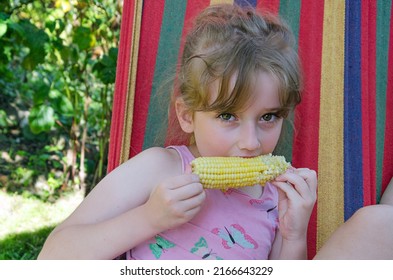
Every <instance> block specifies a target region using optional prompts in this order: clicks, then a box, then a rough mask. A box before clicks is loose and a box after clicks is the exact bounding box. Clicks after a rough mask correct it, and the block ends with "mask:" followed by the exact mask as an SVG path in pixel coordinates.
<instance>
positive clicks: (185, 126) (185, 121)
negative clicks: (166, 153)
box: [175, 97, 194, 133]
mask: <svg viewBox="0 0 393 280" xmlns="http://www.w3.org/2000/svg"><path fill="white" fill-rule="evenodd" d="M175 109H176V116H177V119H178V120H179V124H180V127H181V128H182V130H183V131H184V132H186V133H193V132H194V121H193V118H192V112H191V110H190V109H189V108H188V107H187V105H186V104H185V103H184V101H183V98H182V97H178V98H176V101H175Z"/></svg>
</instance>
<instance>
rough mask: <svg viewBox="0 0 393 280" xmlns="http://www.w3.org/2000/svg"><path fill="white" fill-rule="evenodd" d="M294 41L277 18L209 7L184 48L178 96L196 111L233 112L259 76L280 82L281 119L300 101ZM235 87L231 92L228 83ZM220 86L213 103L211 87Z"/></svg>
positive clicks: (242, 9) (228, 7)
mask: <svg viewBox="0 0 393 280" xmlns="http://www.w3.org/2000/svg"><path fill="white" fill-rule="evenodd" d="M294 45H295V39H294V36H293V34H292V32H291V31H290V29H289V28H288V26H287V25H286V24H284V23H283V22H282V21H281V20H280V19H279V18H278V17H273V16H271V15H261V14H258V13H257V11H256V10H255V9H253V8H252V7H240V6H237V5H228V4H223V5H213V6H210V7H208V8H206V9H205V10H204V11H203V12H202V13H201V14H200V15H199V16H198V17H197V18H196V22H195V26H194V27H193V29H192V30H190V32H189V33H188V36H187V38H186V42H185V45H184V51H183V56H182V61H181V65H180V71H179V72H180V73H179V76H178V81H177V85H178V89H177V91H178V92H179V94H180V95H181V96H182V98H183V100H184V102H185V104H186V105H187V106H188V108H189V109H190V110H191V111H193V112H195V111H221V112H223V111H228V112H235V111H237V110H239V109H241V108H242V106H244V105H245V103H246V102H247V101H248V100H249V98H250V94H251V87H252V80H253V77H254V75H255V73H256V72H257V71H265V72H267V73H269V74H272V75H273V76H274V77H276V78H277V79H278V81H279V96H280V103H281V106H282V111H283V117H286V116H287V115H288V113H289V111H290V110H292V109H293V108H294V107H295V106H296V105H297V104H298V103H299V102H300V100H301V96H300V91H301V71H300V63H299V58H298V55H297V52H296V50H295V48H294ZM235 74H236V82H235V86H234V87H233V89H232V90H231V91H230V89H231V88H230V80H231V78H232V77H233V76H234V75H235ZM217 80H218V81H219V84H220V85H219V94H218V97H217V98H216V99H215V100H214V101H213V102H211V99H210V98H209V85H211V83H212V82H214V81H217Z"/></svg>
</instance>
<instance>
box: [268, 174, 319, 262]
mask: <svg viewBox="0 0 393 280" xmlns="http://www.w3.org/2000/svg"><path fill="white" fill-rule="evenodd" d="M273 184H274V185H276V186H277V188H278V192H279V199H278V200H279V201H278V213H279V230H278V233H277V235H276V238H275V241H274V243H273V247H272V250H271V254H270V258H272V259H307V229H308V223H309V220H310V216H311V212H312V210H313V207H314V204H315V201H316V190H317V176H316V172H315V171H313V170H310V169H306V168H300V169H293V170H290V172H287V173H285V174H283V175H281V176H279V177H278V178H277V179H276V180H275V181H274V182H273Z"/></svg>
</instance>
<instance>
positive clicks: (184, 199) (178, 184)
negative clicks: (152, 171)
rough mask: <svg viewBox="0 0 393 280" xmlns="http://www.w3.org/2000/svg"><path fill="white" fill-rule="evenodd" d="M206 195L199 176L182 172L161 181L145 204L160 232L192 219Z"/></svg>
mask: <svg viewBox="0 0 393 280" xmlns="http://www.w3.org/2000/svg"><path fill="white" fill-rule="evenodd" d="M205 198H206V195H205V191H204V190H203V187H202V184H201V183H200V181H199V177H198V176H197V175H195V174H182V175H179V176H175V177H171V178H168V179H166V180H164V181H163V182H161V183H160V184H159V185H158V186H157V187H156V188H155V189H154V190H153V191H152V193H151V194H150V197H149V199H148V201H147V202H146V204H145V207H146V209H147V216H148V217H149V220H150V223H151V224H152V226H153V227H154V228H156V229H157V231H158V232H162V231H164V230H167V229H172V228H176V227H178V226H180V225H182V224H184V223H186V222H188V221H189V220H191V219H192V218H193V217H194V216H195V215H196V214H197V213H198V212H199V211H200V210H201V206H202V203H203V201H204V200H205Z"/></svg>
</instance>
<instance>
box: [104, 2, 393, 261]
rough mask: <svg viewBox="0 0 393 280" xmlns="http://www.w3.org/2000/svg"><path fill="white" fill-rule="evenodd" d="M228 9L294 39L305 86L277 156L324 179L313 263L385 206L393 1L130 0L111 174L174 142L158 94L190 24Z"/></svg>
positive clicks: (392, 147) (391, 135) (391, 132)
mask: <svg viewBox="0 0 393 280" xmlns="http://www.w3.org/2000/svg"><path fill="white" fill-rule="evenodd" d="M222 2H228V3H233V2H236V3H237V4H239V5H244V4H245V3H246V2H247V3H249V4H251V5H254V6H255V7H257V8H258V9H264V10H267V11H270V12H272V13H278V14H280V15H281V16H282V17H283V18H284V19H285V20H286V21H287V22H288V24H289V25H290V26H291V28H292V29H293V31H294V33H295V35H296V37H297V48H298V51H299V54H300V57H301V60H302V64H303V68H304V75H305V88H304V92H303V98H302V103H301V105H299V106H298V107H297V109H296V111H295V112H294V115H293V116H292V120H293V123H294V125H293V129H291V128H290V127H289V129H288V130H287V132H286V134H287V135H286V136H287V137H286V139H288V141H286V142H285V143H280V146H279V147H278V150H277V153H280V154H283V155H285V156H286V158H287V159H288V160H290V161H292V164H293V165H294V166H296V167H309V168H311V169H314V170H317V172H318V178H319V184H318V200H317V204H316V207H315V209H314V212H313V214H312V216H311V222H310V225H309V233H308V242H309V252H308V253H309V257H310V258H312V257H313V256H314V255H315V253H316V252H317V250H318V249H319V248H320V247H321V245H322V244H323V243H324V242H325V241H326V239H327V238H328V237H329V236H330V235H331V233H332V232H333V231H334V230H335V229H336V228H337V227H338V226H339V225H340V224H342V223H343V222H344V221H345V220H346V219H348V218H349V217H350V216H351V215H352V214H353V213H354V212H355V211H356V210H357V209H358V208H360V207H362V206H364V205H370V204H375V203H378V201H379V198H380V196H381V194H382V193H383V191H384V189H385V187H386V186H387V184H388V182H389V180H390V178H391V177H392V176H393V122H392V120H393V14H392V13H393V9H392V2H391V0H379V1H374V0H369V1H367V0H365V1H360V0H358V1H355V0H346V1H344V0H325V1H323V0H321V1H308V0H303V1H301V0H298V1H296V0H263V1H250V0H248V1H225V0H211V1H210V0H188V1H185V0H166V1H164V0H162V1H156V0H145V1H139V0H124V7H123V16H122V25H121V34H120V47H119V57H118V68H117V76H116V87H115V96H114V103H113V115H112V124H111V135H110V148H109V158H108V172H110V171H111V170H113V169H114V168H115V167H116V166H118V165H119V164H121V163H122V162H124V161H126V160H127V159H128V158H130V157H132V156H134V155H135V154H137V153H139V152H140V151H142V150H143V149H145V148H148V147H151V146H154V145H165V144H167V143H169V142H170V140H169V139H168V137H169V136H168V137H165V133H160V132H162V131H164V132H165V130H166V128H167V127H168V126H172V124H171V123H170V122H169V121H167V120H168V112H167V111H165V110H161V108H167V106H168V104H169V103H168V102H169V101H168V100H167V99H168V98H162V97H163V96H162V93H161V90H160V86H161V85H162V84H163V83H164V81H165V80H166V79H167V77H166V74H167V73H168V69H171V68H174V67H175V66H176V65H177V63H178V61H179V54H180V53H181V51H182V42H183V41H184V35H185V33H186V32H187V30H188V27H189V24H190V20H192V19H193V18H194V17H195V15H196V14H198V13H199V12H200V11H201V10H202V9H203V8H205V7H206V6H208V5H210V4H215V3H222ZM171 118H172V114H171V111H169V120H170V119H171ZM389 120H390V121H389ZM168 123H169V124H168ZM157 135H164V137H161V138H160V137H157Z"/></svg>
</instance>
